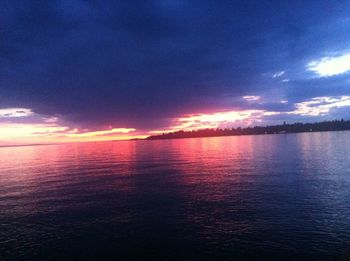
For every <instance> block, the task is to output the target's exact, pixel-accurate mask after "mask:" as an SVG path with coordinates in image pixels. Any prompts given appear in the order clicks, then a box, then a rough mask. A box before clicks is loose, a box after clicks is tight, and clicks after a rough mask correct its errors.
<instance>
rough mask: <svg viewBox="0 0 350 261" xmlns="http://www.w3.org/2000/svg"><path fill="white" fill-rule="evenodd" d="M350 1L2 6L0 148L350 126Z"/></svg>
mask: <svg viewBox="0 0 350 261" xmlns="http://www.w3.org/2000/svg"><path fill="white" fill-rule="evenodd" d="M349 76H350V1H336V0H327V1H326V0H317V1H316V0H315V1H313V0H308V1H305V0H304V1H301V0H295V1H282V0H279V1H272V0H271V1H268V0H258V1H254V0H248V1H247V0H245V1H234V0H231V1H225V0H221V1H217V0H212V1H209V0H208V1H205V0H202V1H182V0H154V1H151V0H149V1H146V0H144V1H138V0H134V1H129V0H125V1H123V0H120V1H108V0H104V1H88V0H85V1H84V0H50V1H47V0H44V1H40V0H38V1H34V0H32V1H29V0H15V1H13V0H2V1H0V145H8V144H24V143H25V144H27V143H51V142H71V141H90V140H96V141H97V140H118V139H128V138H133V137H134V138H135V137H139V138H141V137H145V136H148V135H151V134H155V133H162V132H168V131H176V130H180V129H184V130H194V129H200V128H226V127H237V126H242V127H245V126H253V125H272V124H281V123H282V122H284V121H286V122H288V123H292V122H300V121H302V122H314V121H322V120H330V119H341V118H344V119H350V77H349Z"/></svg>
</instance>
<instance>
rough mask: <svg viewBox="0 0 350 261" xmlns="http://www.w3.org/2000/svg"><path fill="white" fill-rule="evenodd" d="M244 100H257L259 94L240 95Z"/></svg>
mask: <svg viewBox="0 0 350 261" xmlns="http://www.w3.org/2000/svg"><path fill="white" fill-rule="evenodd" d="M242 98H243V99H244V100H246V101H258V100H260V96H254V95H247V96H243V97H242Z"/></svg>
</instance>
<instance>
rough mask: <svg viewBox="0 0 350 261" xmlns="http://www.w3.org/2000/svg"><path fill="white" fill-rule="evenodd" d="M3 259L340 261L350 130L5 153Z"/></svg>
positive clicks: (348, 236)
mask: <svg viewBox="0 0 350 261" xmlns="http://www.w3.org/2000/svg"><path fill="white" fill-rule="evenodd" d="M0 210H1V212H0V226H1V227H0V260H30V259H34V260H35V259H36V260H67V259H76V260H86V259H101V260H102V259H104V260H109V259H111V260H117V259H118V258H119V259H120V260H129V259H133V260H140V259H145V260H152V259H153V260H154V259H161V260H204V259H212V260H214V259H215V260H231V259H232V260H237V259H256V260H262V259H284V260H286V259H295V260H297V259H300V258H308V259H314V260H319V259H320V258H322V259H329V260H333V259H335V260H337V259H339V258H344V259H345V258H347V257H349V250H350V132H327V133H305V134H288V135H263V136H241V137H218V138H194V139H179V140H160V141H125V142H105V143H84V144H66V145H50V146H29V147H11V148H0Z"/></svg>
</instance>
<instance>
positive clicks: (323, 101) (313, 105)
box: [290, 96, 350, 116]
mask: <svg viewBox="0 0 350 261" xmlns="http://www.w3.org/2000/svg"><path fill="white" fill-rule="evenodd" d="M295 106H296V110H295V111H293V112H290V113H291V114H298V115H302V116H321V115H326V114H328V113H329V112H330V111H331V110H332V109H336V108H342V107H348V106H350V96H341V97H316V98H312V99H311V100H309V101H304V102H300V103H296V104H295Z"/></svg>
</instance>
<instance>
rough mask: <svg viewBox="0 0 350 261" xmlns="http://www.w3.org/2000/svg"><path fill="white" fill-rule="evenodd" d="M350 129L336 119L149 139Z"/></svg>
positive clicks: (177, 133) (193, 132) (203, 130)
mask: <svg viewBox="0 0 350 261" xmlns="http://www.w3.org/2000/svg"><path fill="white" fill-rule="evenodd" d="M343 130H350V121H349V120H343V119H342V120H334V121H323V122H315V123H299V122H298V123H293V124H286V123H284V124H282V125H275V126H265V127H262V126H255V127H247V128H231V129H202V130H194V131H176V132H171V133H163V134H161V135H153V136H149V137H147V138H146V139H147V140H161V139H181V138H195V137H219V136H240V135H261V134H285V133H300V132H320V131H343Z"/></svg>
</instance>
